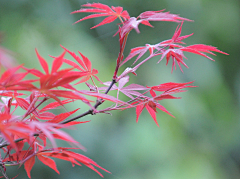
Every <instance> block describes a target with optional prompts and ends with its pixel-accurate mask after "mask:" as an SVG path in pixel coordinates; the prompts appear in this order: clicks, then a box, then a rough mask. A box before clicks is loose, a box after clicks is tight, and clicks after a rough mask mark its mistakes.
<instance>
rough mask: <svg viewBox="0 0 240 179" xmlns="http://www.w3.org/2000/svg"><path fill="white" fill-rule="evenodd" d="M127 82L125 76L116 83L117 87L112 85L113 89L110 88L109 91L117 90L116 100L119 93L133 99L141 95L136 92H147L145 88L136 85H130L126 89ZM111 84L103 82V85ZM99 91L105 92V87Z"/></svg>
mask: <svg viewBox="0 0 240 179" xmlns="http://www.w3.org/2000/svg"><path fill="white" fill-rule="evenodd" d="M128 81H129V76H125V77H123V78H121V79H120V80H119V81H118V86H117V85H113V87H112V88H111V90H117V91H118V92H117V99H118V98H119V92H122V93H123V94H125V95H126V96H128V97H129V98H131V99H134V97H133V96H132V95H134V96H141V95H142V94H141V93H139V92H138V90H147V88H146V87H144V86H141V85H138V84H130V85H128V86H126V87H124V86H125V84H126V83H127V82H128ZM110 83H111V82H105V83H104V84H105V85H107V86H109V85H110ZM99 89H104V90H106V87H102V88H99Z"/></svg>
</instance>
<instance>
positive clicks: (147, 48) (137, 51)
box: [121, 44, 161, 65]
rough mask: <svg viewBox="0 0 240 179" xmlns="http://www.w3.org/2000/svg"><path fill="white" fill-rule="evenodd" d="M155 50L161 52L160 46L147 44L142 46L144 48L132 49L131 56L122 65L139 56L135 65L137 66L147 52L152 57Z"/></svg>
mask: <svg viewBox="0 0 240 179" xmlns="http://www.w3.org/2000/svg"><path fill="white" fill-rule="evenodd" d="M155 49H156V50H161V49H160V48H159V47H158V44H157V45H150V44H146V45H145V46H142V47H135V48H133V49H131V51H130V53H129V55H128V56H127V57H126V58H125V60H124V61H123V62H122V63H121V65H123V64H124V63H126V62H127V61H129V60H130V59H132V58H133V57H134V56H136V55H138V57H137V58H136V60H135V61H134V63H133V64H135V63H136V62H137V61H138V60H139V59H140V58H141V57H142V56H143V55H144V54H145V53H146V52H147V51H149V53H150V55H152V54H153V52H154V50H155Z"/></svg>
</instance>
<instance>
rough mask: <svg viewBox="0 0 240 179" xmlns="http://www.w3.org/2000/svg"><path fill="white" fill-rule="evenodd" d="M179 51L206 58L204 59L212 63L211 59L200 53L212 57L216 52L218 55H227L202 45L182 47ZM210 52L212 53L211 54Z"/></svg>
mask: <svg viewBox="0 0 240 179" xmlns="http://www.w3.org/2000/svg"><path fill="white" fill-rule="evenodd" d="M180 50H182V51H185V52H190V53H195V54H197V55H201V56H204V57H206V58H208V59H210V60H212V61H214V60H213V59H212V58H211V57H209V56H207V55H205V54H204V53H202V52H205V53H209V54H212V55H215V54H214V53H213V52H218V53H222V54H225V55H228V54H227V53H225V52H223V51H221V50H218V49H217V47H213V46H211V45H204V44H195V45H190V46H187V47H183V48H181V49H180ZM211 51H213V52H211Z"/></svg>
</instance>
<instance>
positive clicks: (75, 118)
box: [60, 79, 117, 124]
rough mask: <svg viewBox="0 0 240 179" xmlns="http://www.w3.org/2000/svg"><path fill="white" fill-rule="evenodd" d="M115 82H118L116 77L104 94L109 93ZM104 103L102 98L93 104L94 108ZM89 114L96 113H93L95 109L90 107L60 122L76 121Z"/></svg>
mask: <svg viewBox="0 0 240 179" xmlns="http://www.w3.org/2000/svg"><path fill="white" fill-rule="evenodd" d="M115 83H117V82H116V80H115V79H113V80H112V82H111V84H110V85H109V87H108V88H107V90H106V91H105V93H104V94H108V92H109V91H110V90H111V88H112V87H113V85H114V84H115ZM102 103H103V100H102V99H99V100H97V102H96V103H95V105H94V106H93V107H94V109H97V107H98V106H100V105H101V104H102ZM89 114H92V115H93V114H94V113H93V109H89V110H88V111H86V112H84V113H82V114H80V115H78V116H76V117H73V118H71V119H68V120H66V121H63V122H61V123H60V124H67V123H69V122H72V121H75V120H77V119H80V118H82V117H84V116H87V115H89Z"/></svg>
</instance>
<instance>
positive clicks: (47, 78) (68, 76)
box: [24, 50, 88, 104]
mask: <svg viewBox="0 0 240 179" xmlns="http://www.w3.org/2000/svg"><path fill="white" fill-rule="evenodd" d="M65 53H66V51H64V52H63V53H62V54H61V55H60V56H59V57H55V58H54V60H53V63H52V68H51V72H49V67H48V63H47V62H46V60H45V59H44V58H43V57H41V56H40V54H39V53H38V51H37V50H36V54H37V57H38V60H39V62H40V64H41V66H42V68H43V70H44V72H45V74H44V73H42V72H41V71H39V70H36V69H26V68H24V69H25V70H27V71H28V72H29V73H31V74H33V75H35V76H37V77H39V82H40V88H39V89H37V90H38V91H39V92H40V93H42V94H45V95H47V96H49V97H51V98H53V99H55V100H56V101H58V102H59V103H60V104H61V101H60V99H59V98H58V97H63V98H71V99H79V100H84V101H88V100H87V99H86V98H85V97H83V96H81V95H79V94H76V93H74V91H67V90H55V89H53V88H57V87H67V88H71V85H70V83H71V82H73V81H74V80H76V79H78V78H81V77H82V76H84V74H80V73H77V72H73V71H72V69H73V68H69V69H63V70H59V69H60V67H61V66H62V64H63V58H64V55H65Z"/></svg>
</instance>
